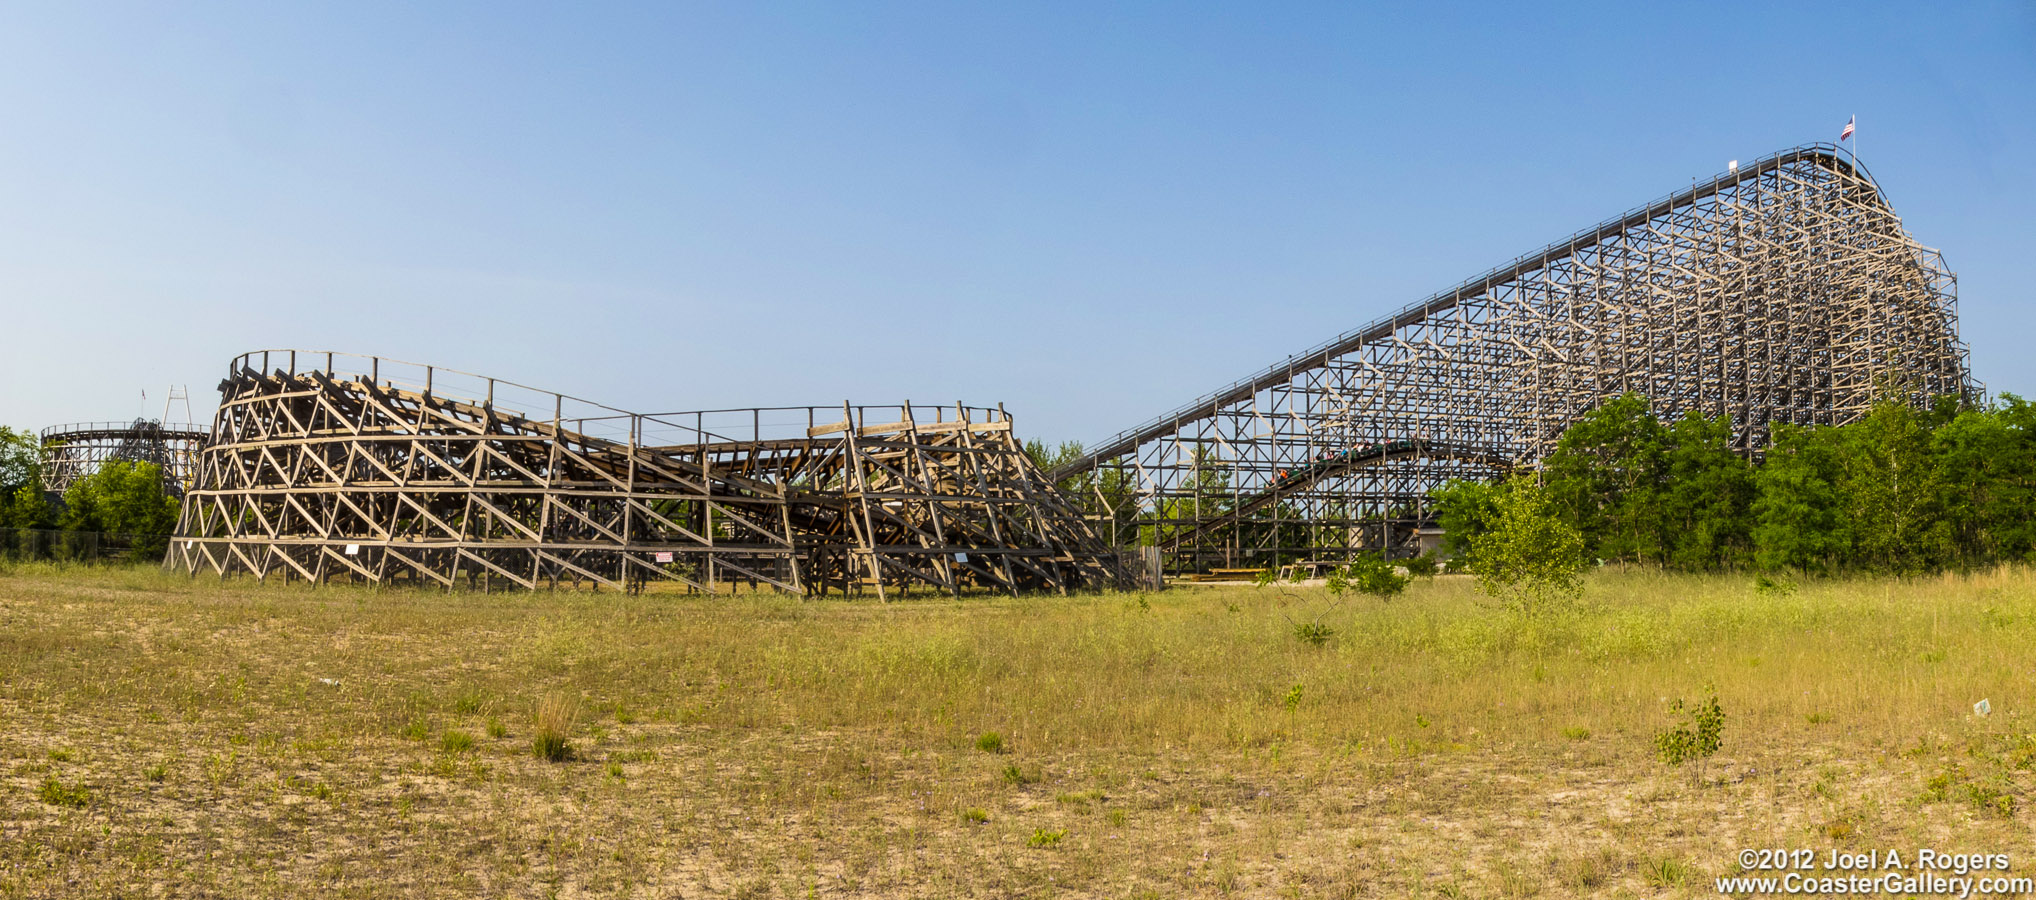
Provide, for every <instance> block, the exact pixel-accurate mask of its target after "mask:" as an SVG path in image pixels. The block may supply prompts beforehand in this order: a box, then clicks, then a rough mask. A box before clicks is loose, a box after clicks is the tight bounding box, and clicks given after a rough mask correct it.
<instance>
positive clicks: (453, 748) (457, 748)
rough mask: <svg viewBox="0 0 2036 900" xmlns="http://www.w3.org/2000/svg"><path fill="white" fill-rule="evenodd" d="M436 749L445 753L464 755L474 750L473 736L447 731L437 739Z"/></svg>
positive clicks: (462, 732) (461, 732)
mask: <svg viewBox="0 0 2036 900" xmlns="http://www.w3.org/2000/svg"><path fill="white" fill-rule="evenodd" d="M438 749H440V750H443V751H445V752H447V753H465V752H467V751H468V750H472V749H474V736H473V735H471V734H468V733H466V732H464V731H454V730H451V729H447V730H446V732H445V734H444V735H443V736H441V737H440V738H439V739H438Z"/></svg>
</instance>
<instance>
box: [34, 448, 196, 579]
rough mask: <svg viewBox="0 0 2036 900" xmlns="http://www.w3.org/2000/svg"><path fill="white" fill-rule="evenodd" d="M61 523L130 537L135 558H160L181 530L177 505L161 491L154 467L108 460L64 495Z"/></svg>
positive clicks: (72, 528) (73, 528) (159, 473)
mask: <svg viewBox="0 0 2036 900" xmlns="http://www.w3.org/2000/svg"><path fill="white" fill-rule="evenodd" d="M59 524H61V526H62V527H63V528H64V529H66V530H69V531H104V532H112V533H116V534H131V535H134V536H135V544H134V549H135V552H136V553H137V554H140V555H145V556H146V555H160V554H161V553H162V552H163V551H165V550H167V549H169V535H170V533H171V532H172V531H175V530H176V527H177V501H176V498H174V497H170V496H167V495H165V494H164V493H163V477H162V470H161V469H160V468H158V467H157V466H156V464H155V463H151V462H133V461H128V460H110V461H108V462H105V463H103V464H101V465H100V466H99V470H98V471H96V472H93V473H92V474H90V475H87V476H85V477H84V478H80V479H78V481H77V483H76V484H73V485H71V487H70V489H69V490H67V491H64V512H63V517H62V519H61V520H60V523H59Z"/></svg>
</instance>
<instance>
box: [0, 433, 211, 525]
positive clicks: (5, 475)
mask: <svg viewBox="0 0 2036 900" xmlns="http://www.w3.org/2000/svg"><path fill="white" fill-rule="evenodd" d="M176 527H177V499H176V498H175V497H172V496H169V495H168V494H166V493H165V492H164V491H163V476H162V469H161V468H160V467H158V466H157V465H156V464H155V463H152V462H146V461H139V460H134V461H130V460H109V461H107V462H104V463H101V464H100V465H99V468H98V470H97V471H95V472H93V473H92V474H90V475H87V476H85V477H84V478H81V479H79V480H78V481H77V482H76V483H75V484H72V485H71V486H70V488H68V489H67V490H65V491H64V493H63V496H62V498H61V500H60V501H58V502H51V500H50V498H49V496H48V495H47V494H45V493H44V491H43V488H42V449H41V445H40V443H39V442H38V441H37V439H36V437H35V435H34V434H33V433H31V432H28V431H20V430H16V429H13V428H9V427H7V426H4V425H0V528H26V529H53V530H60V531H80V532H83V531H96V532H108V533H114V534H127V535H133V536H134V549H135V552H136V553H138V554H160V553H162V552H163V551H164V550H167V549H168V548H169V536H170V534H171V532H173V531H175V530H176Z"/></svg>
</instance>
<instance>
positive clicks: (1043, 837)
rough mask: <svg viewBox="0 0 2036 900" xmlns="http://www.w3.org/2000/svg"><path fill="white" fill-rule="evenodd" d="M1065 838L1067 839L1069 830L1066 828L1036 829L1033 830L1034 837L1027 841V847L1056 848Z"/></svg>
mask: <svg viewBox="0 0 2036 900" xmlns="http://www.w3.org/2000/svg"><path fill="white" fill-rule="evenodd" d="M1065 837H1067V829H1065V828H1054V829H1047V828H1034V829H1032V837H1031V838H1029V839H1027V840H1026V841H1025V845H1026V846H1028V847H1054V846H1058V845H1059V844H1060V841H1061V839H1062V838H1065Z"/></svg>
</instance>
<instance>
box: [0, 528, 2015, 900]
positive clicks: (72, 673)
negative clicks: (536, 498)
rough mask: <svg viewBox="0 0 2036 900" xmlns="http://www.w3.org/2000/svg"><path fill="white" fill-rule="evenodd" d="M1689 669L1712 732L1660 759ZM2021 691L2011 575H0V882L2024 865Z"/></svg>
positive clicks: (522, 882)
mask: <svg viewBox="0 0 2036 900" xmlns="http://www.w3.org/2000/svg"><path fill="white" fill-rule="evenodd" d="M1318 620H1319V621H1320V622H1322V623H1323V624H1326V625H1328V626H1329V627H1331V628H1333V629H1334V631H1335V633H1334V635H1333V636H1332V637H1330V638H1329V639H1328V640H1327V641H1326V642H1325V643H1323V644H1321V645H1320V646H1316V645H1312V644H1310V643H1308V642H1305V641H1302V640H1299V639H1297V637H1296V636H1295V634H1294V624H1295V623H1296V622H1314V621H1318ZM1711 687H1715V689H1716V692H1717V696H1718V697H1719V700H1720V702H1721V704H1722V706H1723V708H1724V710H1725V714H1726V721H1725V729H1724V741H1723V748H1722V749H1721V750H1720V751H1719V752H1718V753H1717V755H1716V756H1715V757H1713V758H1712V759H1710V760H1709V761H1708V763H1707V764H1706V765H1704V766H1703V767H1702V769H1701V770H1699V769H1697V768H1696V767H1695V766H1694V765H1692V766H1685V767H1682V768H1671V767H1669V766H1667V765H1665V764H1664V763H1662V762H1660V761H1658V760H1657V759H1656V757H1655V755H1654V750H1653V744H1652V739H1653V737H1654V735H1655V733H1656V732H1658V731H1660V730H1662V729H1664V728H1667V727H1669V726H1671V725H1672V724H1673V723H1674V721H1675V719H1674V717H1673V716H1672V715H1671V713H1670V712H1669V709H1668V704H1669V701H1671V700H1674V699H1687V700H1697V699H1701V698H1702V697H1703V696H1706V691H1707V689H1708V688H1711ZM1982 698H1986V699H1988V700H1989V701H1990V703H1991V707H1992V711H1993V712H1992V715H1991V716H1988V717H1985V718H1981V717H1978V716H1976V715H1975V714H1974V712H1973V704H1974V703H1975V702H1976V701H1978V700H1980V699H1982ZM2032 712H2036V575H2032V574H2030V573H2028V572H2025V571H2019V570H2010V571H2002V572H1996V573H1989V574H1981V575H1974V576H1963V577H1945V578H1933V579H1929V580H1921V581H1908V582H1894V581H1835V582H1809V583H1805V584H1803V585H1802V586H1801V587H1800V589H1796V590H1793V591H1788V592H1782V591H1766V592H1762V591H1757V590H1755V588H1754V587H1753V584H1752V582H1751V581H1750V579H1748V578H1746V577H1743V576H1731V577H1726V576H1720V577H1716V578H1690V577H1665V576H1657V575H1652V574H1640V573H1626V574H1619V573H1611V574H1599V575H1597V576H1594V577H1593V579H1592V580H1591V581H1590V583H1589V586H1588V591H1587V598H1586V603H1585V607H1584V608H1583V609H1582V610H1581V611H1579V612H1577V613H1575V614H1573V615H1569V616H1566V617H1562V618H1559V619H1556V620H1551V621H1542V622H1536V623H1522V622H1520V621H1518V620H1516V619H1515V618H1513V617H1512V616H1511V615H1510V614H1509V613H1507V612H1505V611H1503V610H1501V609H1498V608H1496V607H1493V606H1492V605H1490V604H1489V603H1487V602H1485V601H1483V600H1481V599H1480V598H1479V597H1478V596H1477V595H1476V594H1475V593H1474V592H1473V591H1472V589H1471V586H1470V584H1469V583H1468V582H1467V581H1465V580H1461V579H1443V580H1439V581H1423V582H1417V583H1416V584H1415V585H1414V586H1413V587H1412V588H1410V589H1409V590H1408V591H1407V593H1406V594H1404V595H1402V596H1401V597H1399V598H1396V599H1394V600H1393V601H1391V602H1390V603H1381V602H1379V601H1376V600H1370V599H1365V600H1359V601H1353V602H1350V603H1346V604H1344V605H1342V606H1340V607H1337V606H1333V605H1332V604H1331V602H1330V600H1329V598H1328V596H1327V595H1326V594H1325V593H1323V592H1322V591H1321V590H1320V589H1296V588H1285V589H1283V588H1249V587H1232V588H1178V589H1174V590H1170V591H1166V592H1164V593H1158V594H1149V595H1136V594H1113V595H1101V596H1081V597H1070V598H1029V599H1024V600H1010V599H964V600H961V601H950V600H914V601H909V602H904V603H893V604H888V605H885V604H879V603H875V602H871V601H852V602H844V601H839V600H829V601H807V602H801V601H800V600H797V599H795V598H786V597H777V596H770V595H744V596H740V597H732V598H731V597H719V598H707V597H684V596H645V597H628V596H620V595H616V594H612V593H602V594H593V593H552V594H495V595H478V594H464V593H462V594H441V593H431V592H410V591H383V592H372V591H366V590H357V589H347V588H316V589H314V588H309V587H304V586H281V585H270V586H263V585H258V584H254V583H252V582H246V581H232V582H226V583H224V584H222V583H220V582H217V581H215V580H205V579H200V580H197V581H192V580H189V579H186V578H182V577H174V576H167V575H163V574H160V573H157V572H155V571H153V570H139V569H71V570H60V569H52V568H47V567H33V566H30V567H15V568H12V569H4V570H0V897H52V896H95V897H119V896H131V897H154V896H231V897H272V896H282V895H312V894H316V895H320V896H359V897H383V896H514V897H540V896H544V897H548V896H558V897H583V896H624V897H702V896H733V897H811V896H819V897H830V896H885V897H891V896H904V897H951V896H984V897H1009V896H1025V897H1113V898H1132V897H1175V896H1220V895H1235V896H1247V897H1369V896H1377V897H1400V896H1446V897H1455V896H1464V897H1502V896H1515V897H1527V896H1545V897H1567V896H1635V897H1639V896H1663V895H1666V896H1692V897H1703V896H1716V891H1715V890H1714V888H1713V885H1712V883H1711V881H1710V879H1711V878H1712V877H1714V876H1717V875H1724V874H1733V873H1735V872H1737V869H1738V866H1737V862H1736V859H1737V852H1738V850H1739V849H1741V848H1743V847H1792V848H1793V847H1808V848H1818V849H1820V850H1822V849H1827V848H1840V849H1845V848H1860V849H1865V848H1879V849H1885V848H1888V847H1904V848H1912V849H1913V848H1916V847H1930V848H1934V849H1938V850H1942V851H1946V852H1959V851H1965V852H1989V853H2007V854H2009V855H2010V856H2011V858H2012V860H2013V863H2014V864H2015V868H2016V870H2017V871H2018V872H2021V873H2028V872H2030V871H2032V870H2036V856H2032V855H2031V854H2032V851H2029V850H2028V849H2027V848H2029V847H2030V840H2029V837H2030V833H2031V829H2030V824H2029V823H2030V821H2031V816H2032V815H2036V810H2030V809H2026V808H2025V806H2026V805H2027V803H2028V801H2029V800H2030V797H2031V789H2032V784H2036V782H2032V772H2031V765H2032V764H2036V736H2029V735H2028V732H2032V731H2036V719H2032ZM547 731H549V732H551V733H550V734H549V737H550V738H551V742H550V744H549V746H548V749H550V750H551V751H553V755H556V756H563V757H564V758H563V759H562V760H559V761H553V760H551V759H547V758H545V757H544V756H543V755H541V754H540V753H539V752H537V750H536V748H537V747H538V745H539V744H540V743H544V742H543V741H541V740H540V739H541V737H545V736H546V735H545V732H547ZM560 739H563V744H564V746H560Z"/></svg>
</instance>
